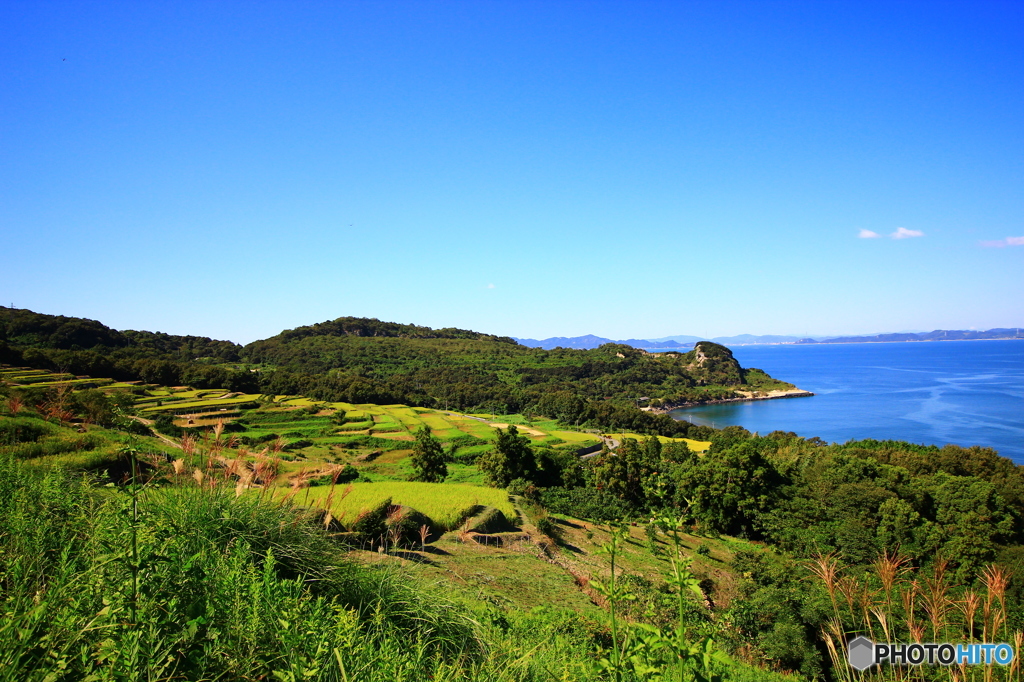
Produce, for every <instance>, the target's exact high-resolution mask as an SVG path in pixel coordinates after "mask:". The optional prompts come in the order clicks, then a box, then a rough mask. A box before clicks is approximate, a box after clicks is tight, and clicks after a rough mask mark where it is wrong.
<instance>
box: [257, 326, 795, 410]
mask: <svg viewBox="0 0 1024 682" xmlns="http://www.w3.org/2000/svg"><path fill="white" fill-rule="evenodd" d="M241 356H242V359H243V360H244V361H246V362H249V363H253V364H256V365H261V366H262V367H261V369H262V371H263V372H267V373H268V375H267V376H266V377H265V382H266V384H267V387H268V388H272V389H273V390H275V391H277V392H279V393H293V392H302V393H305V394H313V395H318V394H319V395H327V394H331V395H344V396H345V399H346V400H349V401H352V402H390V401H394V402H406V403H414V404H426V405H438V406H442V407H443V406H446V405H447V406H450V407H457V408H460V409H467V408H471V407H481V408H485V409H489V410H495V411H504V410H509V411H520V410H524V409H528V408H529V407H530V406H532V405H538V404H540V402H541V400H542V398H543V397H544V396H545V395H548V394H551V393H554V392H568V393H571V394H573V395H574V396H577V397H578V398H583V399H587V400H609V399H611V400H613V401H615V400H618V401H621V402H623V403H628V404H630V405H635V404H636V403H637V401H638V400H639V401H640V402H644V401H647V402H648V403H649V404H656V401H660V400H665V401H680V400H686V399H689V400H696V401H699V400H706V399H713V398H723V397H732V396H734V391H735V390H737V389H742V390H767V389H770V388H781V387H790V386H789V385H788V384H783V383H782V382H776V381H774V380H773V379H771V377H769V376H768V375H766V374H765V373H764V372H761V371H760V370H756V369H744V368H742V367H740V365H739V363H738V362H737V361H736V360H735V358H733V356H732V352H731V351H729V349H728V348H725V347H724V346H720V345H718V344H715V343H711V342H701V343H700V344H698V346H697V348H695V349H694V350H692V351H690V352H689V353H664V354H657V355H652V354H649V353H646V352H644V351H641V350H637V349H635V348H631V347H629V346H626V345H622V344H615V343H607V344H604V345H602V346H600V347H598V348H595V349H592V350H576V349H567V348H558V349H553V350H544V349H541V348H530V347H526V346H521V345H519V344H517V343H515V342H514V341H513V340H512V339H510V338H507V337H498V336H492V335H488V334H479V333H476V332H469V331H464V330H452V329H441V330H432V329H429V328H426V327H418V326H414V325H397V324H391V323H384V322H380V321H378V320H366V319H358V318H340V319H338V320H335V321H333V322H324V323H321V324H319V325H313V326H311V327H303V328H300V329H296V330H290V331H287V332H283V333H281V334H279V335H277V336H275V337H272V338H269V339H265V340H262V341H256V342H254V343H251V344H249V345H247V346H245V347H244V348H243V349H242V351H241ZM271 372H272V373H273V375H275V376H274V377H273V378H271V376H270V375H269V373H271ZM293 375H301V376H305V377H310V376H316V377H318V379H317V381H316V385H296V384H294V381H296V380H297V379H296V378H295V377H294V376H293ZM307 381H308V380H307ZM299 389H301V390H299Z"/></svg>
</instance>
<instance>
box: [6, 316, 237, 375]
mask: <svg viewBox="0 0 1024 682" xmlns="http://www.w3.org/2000/svg"><path fill="white" fill-rule="evenodd" d="M0 343H6V344H8V345H10V346H16V347H19V348H36V349H57V350H71V351H80V350H104V351H111V350H124V351H127V352H126V353H125V352H122V353H121V355H126V354H127V355H133V356H140V357H141V356H145V357H159V358H161V359H172V358H173V359H175V360H182V361H194V360H201V359H213V360H216V361H217V362H234V361H237V360H238V351H239V350H241V348H242V347H241V346H240V345H238V344H237V343H233V342H231V341H215V340H214V339H210V338H207V337H205V336H174V335H171V334H164V333H162V332H146V331H134V330H126V331H117V330H116V329H111V328H110V327H108V326H106V325H105V324H103V323H102V322H98V321H96V320H89V319H86V318H82V317H65V316H64V315H44V314H42V313H35V312H32V311H31V310H19V309H17V308H5V307H3V306H0Z"/></svg>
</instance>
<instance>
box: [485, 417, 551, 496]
mask: <svg viewBox="0 0 1024 682" xmlns="http://www.w3.org/2000/svg"><path fill="white" fill-rule="evenodd" d="M495 433H496V435H497V436H498V440H497V442H496V443H495V444H494V449H493V450H491V451H490V452H489V453H487V454H486V455H484V456H483V457H481V458H480V468H481V469H482V470H483V471H484V473H485V474H487V480H488V482H489V483H490V484H491V485H493V486H494V487H496V488H506V487H508V484H509V483H510V482H511V481H512V480H514V479H517V478H522V479H524V480H527V481H531V482H532V481H534V480H535V479H536V476H537V460H536V458H535V457H534V454H533V450H532V449H531V448H530V441H529V440H527V438H526V436H520V435H519V429H517V428H516V427H515V425H512V426H509V427H508V428H507V429H505V430H502V429H495Z"/></svg>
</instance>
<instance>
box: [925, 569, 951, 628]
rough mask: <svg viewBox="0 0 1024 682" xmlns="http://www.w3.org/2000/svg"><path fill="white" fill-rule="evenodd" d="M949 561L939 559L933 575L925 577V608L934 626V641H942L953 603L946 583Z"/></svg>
mask: <svg viewBox="0 0 1024 682" xmlns="http://www.w3.org/2000/svg"><path fill="white" fill-rule="evenodd" d="M948 566H949V563H948V562H947V561H946V560H945V559H941V558H940V559H938V560H936V562H935V566H934V568H933V571H932V577H931V578H927V579H925V588H926V589H925V593H924V610H925V613H927V614H928V619H929V621H930V622H931V626H932V641H933V642H938V641H941V639H940V635H941V634H942V631H943V629H944V628H945V625H946V614H947V612H948V611H949V608H950V606H951V605H952V600H950V599H949V596H948V592H949V588H948V586H947V584H946V568H947V567H948Z"/></svg>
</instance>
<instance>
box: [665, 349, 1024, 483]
mask: <svg viewBox="0 0 1024 682" xmlns="http://www.w3.org/2000/svg"><path fill="white" fill-rule="evenodd" d="M732 351H733V354H734V355H735V356H736V359H737V360H739V362H740V364H741V365H743V366H744V367H759V368H761V369H763V370H764V371H766V372H768V373H769V374H771V375H772V376H773V377H776V378H779V379H782V380H784V381H789V382H791V383H794V384H796V385H797V386H798V387H799V388H802V389H805V390H808V391H813V392H814V393H815V394H816V395H815V396H814V397H813V398H792V399H788V400H762V401H759V402H752V403H730V404H724V405H705V406H702V407H695V408H687V409H682V410H674V411H673V412H672V413H671V414H672V416H673V417H675V418H676V419H687V420H690V421H692V422H694V423H696V424H708V425H714V426H718V427H722V426H726V425H730V424H738V425H740V426H742V427H744V428H746V429H749V430H750V431H757V432H759V433H762V434H765V433H769V432H771V431H774V430H776V429H778V430H782V431H795V432H796V433H797V434H799V435H801V436H804V437H811V436H819V437H820V438H822V439H823V440H826V441H829V442H838V443H842V442H846V441H847V440H851V439H862V438H876V439H889V438H892V439H897V440H905V441H910V442H912V443H926V444H934V445H939V446H941V445H945V444H947V443H955V444H957V445H963V446H970V445H984V446H987V447H991V448H995V449H996V450H998V451H999V453H1000V454H1001V455H1003V456H1004V457H1009V458H1010V459H1012V460H1013V461H1015V462H1016V463H1018V464H1024V341H947V342H932V343H857V344H822V345H807V346H803V345H799V346H736V347H734V348H732Z"/></svg>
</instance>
